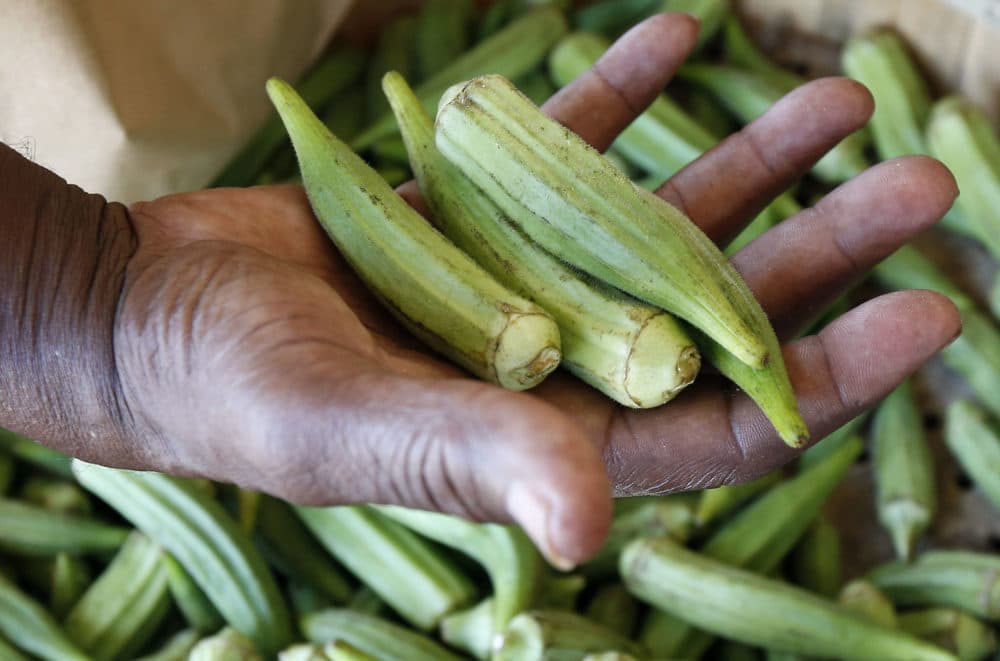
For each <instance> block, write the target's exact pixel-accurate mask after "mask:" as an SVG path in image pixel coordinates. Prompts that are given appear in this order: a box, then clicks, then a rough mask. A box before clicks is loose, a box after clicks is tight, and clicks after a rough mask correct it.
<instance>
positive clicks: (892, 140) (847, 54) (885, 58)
mask: <svg viewBox="0 0 1000 661" xmlns="http://www.w3.org/2000/svg"><path fill="white" fill-rule="evenodd" d="M841 65H842V66H843V68H844V72H845V73H846V74H847V75H848V76H850V77H851V78H854V79H855V80H857V81H859V82H861V83H863V84H864V85H865V86H866V87H867V88H868V90H869V91H870V92H871V93H872V96H874V97H875V113H874V114H873V115H872V118H871V122H870V124H869V125H870V127H871V132H872V137H873V139H874V141H875V148H876V150H877V151H878V155H879V157H880V158H881V159H882V160H883V161H887V160H889V159H893V158H897V157H899V156H905V155H907V154H926V153H927V143H926V141H925V140H924V126H925V125H926V123H927V119H928V116H929V114H930V108H931V99H930V92H929V91H928V90H927V83H926V82H925V81H924V77H923V76H922V75H921V73H920V72H919V71H918V70H917V65H916V63H915V62H914V61H913V59H912V57H911V56H910V54H909V52H908V51H907V48H906V45H905V44H904V43H903V41H902V39H901V38H900V36H899V35H898V34H896V33H895V32H893V31H891V30H885V29H883V30H876V31H874V32H869V33H865V34H860V35H857V36H855V37H852V38H851V39H850V40H849V41H848V42H847V45H846V46H845V47H844V49H843V51H841Z"/></svg>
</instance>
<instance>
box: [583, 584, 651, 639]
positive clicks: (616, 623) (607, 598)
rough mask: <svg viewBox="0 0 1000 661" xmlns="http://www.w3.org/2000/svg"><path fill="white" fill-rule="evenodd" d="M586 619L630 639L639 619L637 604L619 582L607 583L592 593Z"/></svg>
mask: <svg viewBox="0 0 1000 661" xmlns="http://www.w3.org/2000/svg"><path fill="white" fill-rule="evenodd" d="M585 615H586V617H587V618H589V619H590V620H592V621H594V622H596V623H597V624H600V625H601V626H603V627H605V628H607V629H610V630H611V631H614V632H616V633H618V634H621V635H622V636H625V637H626V638H629V639H631V638H632V634H633V632H634V631H635V627H636V623H637V622H638V619H639V602H638V601H636V599H635V597H633V596H632V595H631V594H629V592H628V590H626V589H625V586H624V585H622V584H621V583H619V582H617V581H616V582H614V583H608V584H606V585H604V586H602V587H600V588H598V590H597V592H595V593H594V596H593V597H591V598H590V602H589V603H588V604H587V611H586V613H585Z"/></svg>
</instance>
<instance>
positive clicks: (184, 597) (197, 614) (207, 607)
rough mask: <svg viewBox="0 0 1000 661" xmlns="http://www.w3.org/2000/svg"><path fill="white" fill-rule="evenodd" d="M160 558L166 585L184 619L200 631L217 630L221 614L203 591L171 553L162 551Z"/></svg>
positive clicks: (220, 624)
mask: <svg viewBox="0 0 1000 661" xmlns="http://www.w3.org/2000/svg"><path fill="white" fill-rule="evenodd" d="M162 558H163V559H162V562H163V566H164V571H165V572H166V576H167V586H168V587H169V589H170V594H171V595H172V596H173V599H174V603H175V604H176V605H177V608H178V610H180V612H181V615H183V616H184V620H185V621H186V622H187V623H188V625H189V626H191V627H192V628H193V629H195V630H196V631H199V632H201V633H212V632H215V631H218V630H219V629H220V628H221V627H222V624H223V621H222V616H221V615H220V614H219V611H218V609H216V607H215V606H213V605H212V602H211V600H210V599H209V598H208V596H207V595H206V594H205V592H204V591H203V590H202V589H201V588H200V587H198V584H197V583H196V582H195V580H194V579H193V578H191V575H190V574H189V573H188V572H187V570H186V569H184V567H183V566H182V565H181V563H179V562H177V560H176V559H175V558H174V557H173V556H172V555H170V554H169V553H167V552H166V551H162Z"/></svg>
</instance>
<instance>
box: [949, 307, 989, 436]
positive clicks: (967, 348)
mask: <svg viewBox="0 0 1000 661" xmlns="http://www.w3.org/2000/svg"><path fill="white" fill-rule="evenodd" d="M941 359H942V360H943V361H944V364H945V365H947V366H948V367H950V368H951V369H953V370H955V371H956V372H958V373H959V374H960V375H961V376H962V377H963V378H964V379H965V381H966V382H967V383H968V384H969V387H970V388H971V389H972V392H973V393H975V395H976V399H977V400H978V401H979V403H980V404H982V405H983V406H985V407H986V408H987V409H988V410H989V411H990V413H992V414H993V415H994V416H997V417H1000V330H998V329H997V327H996V325H994V323H993V322H992V321H991V320H990V319H988V318H987V317H986V316H985V315H983V314H982V313H980V312H978V311H977V310H963V311H962V334H961V335H959V336H958V337H957V338H956V339H955V341H954V342H952V343H951V344H949V345H948V346H947V347H945V348H944V349H943V350H942V351H941Z"/></svg>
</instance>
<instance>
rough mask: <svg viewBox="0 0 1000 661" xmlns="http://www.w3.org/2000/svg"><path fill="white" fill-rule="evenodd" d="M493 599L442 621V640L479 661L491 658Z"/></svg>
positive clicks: (485, 600)
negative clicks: (479, 660)
mask: <svg viewBox="0 0 1000 661" xmlns="http://www.w3.org/2000/svg"><path fill="white" fill-rule="evenodd" d="M495 610H496V609H495V607H494V605H493V597H487V598H486V599H483V600H482V601H480V602H479V603H478V604H476V605H475V606H471V607H469V608H466V609H465V610H460V611H455V612H454V613H452V614H451V615H448V616H447V617H445V618H444V619H443V620H441V640H443V641H444V642H446V643H448V644H449V645H451V646H452V647H454V648H456V649H460V650H462V651H463V652H467V653H469V654H471V655H472V656H474V657H475V658H477V659H488V658H490V651H491V650H492V648H493V638H494V631H495V630H494V628H493V612H494V611H495Z"/></svg>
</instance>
